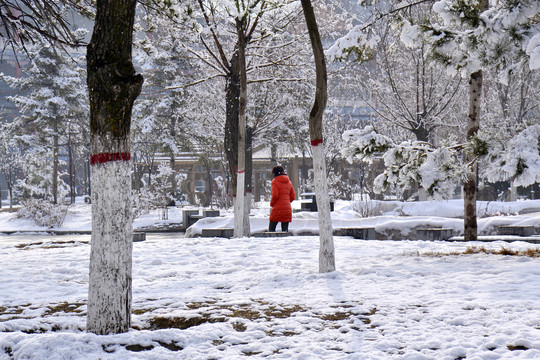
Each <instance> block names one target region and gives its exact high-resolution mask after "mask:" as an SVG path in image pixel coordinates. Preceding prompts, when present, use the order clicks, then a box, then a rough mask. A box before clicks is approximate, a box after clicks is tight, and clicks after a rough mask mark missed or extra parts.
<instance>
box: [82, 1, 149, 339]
mask: <svg viewBox="0 0 540 360" xmlns="http://www.w3.org/2000/svg"><path fill="white" fill-rule="evenodd" d="M135 6H136V0H98V1H97V4H96V19H95V25H94V31H93V34H92V39H91V41H90V44H89V45H88V49H87V66H88V75H87V82H88V88H89V97H90V151H91V158H90V160H91V164H92V165H91V187H92V238H91V250H90V276H89V288H88V318H87V330H88V331H90V332H93V333H96V334H110V333H121V332H126V331H128V329H129V327H130V324H131V261H132V260H131V254H132V237H133V230H132V208H131V176H130V174H131V161H130V159H131V154H130V143H129V135H130V127H131V110H132V107H133V102H134V101H135V99H136V98H137V96H138V95H139V94H140V92H141V88H142V83H143V78H142V76H141V75H139V74H136V73H135V69H134V67H133V63H132V61H131V47H132V43H133V41H132V34H133V22H134V16H135Z"/></svg>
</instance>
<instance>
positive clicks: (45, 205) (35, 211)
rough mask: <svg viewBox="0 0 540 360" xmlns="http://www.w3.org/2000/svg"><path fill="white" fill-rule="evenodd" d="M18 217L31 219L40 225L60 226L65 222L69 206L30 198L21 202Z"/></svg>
mask: <svg viewBox="0 0 540 360" xmlns="http://www.w3.org/2000/svg"><path fill="white" fill-rule="evenodd" d="M21 204H22V206H21V208H20V210H19V211H18V212H17V217H18V218H23V219H31V220H34V223H35V224H36V225H38V226H46V227H48V228H53V227H60V226H62V224H63V223H64V220H65V218H66V214H67V211H68V207H67V206H66V205H56V204H53V203H51V202H50V201H47V200H41V199H35V198H30V199H26V200H23V201H22V202H21Z"/></svg>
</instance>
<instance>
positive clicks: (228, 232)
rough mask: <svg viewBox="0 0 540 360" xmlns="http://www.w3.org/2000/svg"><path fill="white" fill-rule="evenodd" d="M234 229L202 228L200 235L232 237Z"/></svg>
mask: <svg viewBox="0 0 540 360" xmlns="http://www.w3.org/2000/svg"><path fill="white" fill-rule="evenodd" d="M233 236H234V229H232V228H217V229H202V233H201V237H222V238H232V237H233Z"/></svg>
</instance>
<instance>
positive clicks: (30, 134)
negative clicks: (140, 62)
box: [0, 31, 88, 204]
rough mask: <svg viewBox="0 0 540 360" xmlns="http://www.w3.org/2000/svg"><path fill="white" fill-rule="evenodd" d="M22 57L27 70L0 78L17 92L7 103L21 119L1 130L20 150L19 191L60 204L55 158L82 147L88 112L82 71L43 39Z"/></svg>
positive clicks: (57, 163)
mask: <svg viewBox="0 0 540 360" xmlns="http://www.w3.org/2000/svg"><path fill="white" fill-rule="evenodd" d="M84 33H85V32H84V31H81V33H80V34H79V35H78V36H79V37H81V36H83V35H84ZM27 56H28V64H29V65H28V66H27V67H26V68H24V69H23V76H22V77H12V76H4V75H0V78H1V79H2V80H3V81H5V82H6V83H7V84H8V85H9V86H10V87H12V88H13V89H16V90H17V91H18V93H19V94H18V95H14V96H10V97H9V98H8V100H9V101H12V102H13V103H15V105H16V106H17V107H18V109H19V113H20V116H18V117H17V118H15V119H14V121H13V122H12V123H10V124H7V125H6V126H5V127H4V131H7V132H8V134H11V137H12V139H13V140H15V141H16V143H17V145H18V146H20V147H21V148H22V149H25V153H24V157H25V162H24V163H25V164H27V165H28V166H26V173H25V177H24V179H22V180H21V181H20V185H21V187H22V188H24V189H26V191H25V192H26V194H28V195H30V196H31V195H38V194H39V196H40V197H41V198H45V199H48V200H50V201H52V202H53V203H55V204H56V203H58V202H59V201H61V200H62V199H63V196H59V188H62V187H66V186H67V185H66V184H65V183H64V182H63V180H62V179H61V175H62V174H61V172H60V165H61V164H60V155H61V153H62V152H64V153H68V152H69V151H71V150H72V149H73V146H74V144H76V143H77V144H81V143H83V141H82V133H83V130H82V128H83V122H84V121H85V120H86V116H87V111H88V105H87V102H86V86H85V84H84V80H83V79H84V76H85V72H84V70H83V69H82V67H81V66H78V64H77V62H76V61H75V60H76V59H74V58H73V57H71V56H70V55H68V54H67V53H66V52H64V51H62V50H57V49H55V48H54V47H52V45H51V44H50V43H49V42H48V41H46V40H45V39H43V38H38V39H36V44H35V45H33V46H31V47H28V51H27ZM36 154H37V156H38V157H40V158H39V159H38V158H36ZM29 164H32V166H30V165H29ZM38 164H40V165H38ZM70 165H71V164H70ZM33 171H37V172H33ZM71 185H73V184H71ZM63 195H64V196H65V195H66V194H65V192H64V194H63Z"/></svg>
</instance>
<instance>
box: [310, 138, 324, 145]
mask: <svg viewBox="0 0 540 360" xmlns="http://www.w3.org/2000/svg"><path fill="white" fill-rule="evenodd" d="M322 143H323V139H317V140H311V146H317V145H319V144H322Z"/></svg>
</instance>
